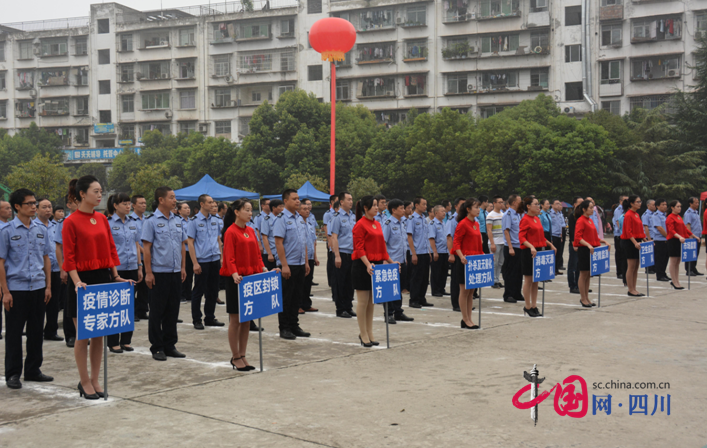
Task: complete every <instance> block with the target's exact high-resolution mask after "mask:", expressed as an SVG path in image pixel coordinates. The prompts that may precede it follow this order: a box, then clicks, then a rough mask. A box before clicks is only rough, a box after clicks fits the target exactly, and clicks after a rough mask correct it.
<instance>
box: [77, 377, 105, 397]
mask: <svg viewBox="0 0 707 448" xmlns="http://www.w3.org/2000/svg"><path fill="white" fill-rule="evenodd" d="M79 397H84V398H85V399H87V400H98V399H99V398H100V397H99V396H98V394H96V393H93V394H90V395H89V394H87V393H86V391H85V390H83V386H82V385H81V382H80V381H79Z"/></svg>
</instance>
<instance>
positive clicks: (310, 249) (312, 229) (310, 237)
mask: <svg viewBox="0 0 707 448" xmlns="http://www.w3.org/2000/svg"><path fill="white" fill-rule="evenodd" d="M312 218H314V215H312V214H310V215H309V218H307V222H306V225H307V263H308V264H309V275H307V276H306V277H305V278H304V288H303V289H304V292H303V293H302V297H301V298H300V304H299V306H300V308H302V309H303V310H305V311H306V310H308V309H310V308H312V298H311V297H309V295H310V294H311V293H312V282H313V281H314V244H315V242H316V241H317V220H316V219H312Z"/></svg>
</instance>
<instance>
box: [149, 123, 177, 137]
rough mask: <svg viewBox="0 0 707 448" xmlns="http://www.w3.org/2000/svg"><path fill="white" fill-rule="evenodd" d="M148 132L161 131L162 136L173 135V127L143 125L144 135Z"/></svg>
mask: <svg viewBox="0 0 707 448" xmlns="http://www.w3.org/2000/svg"><path fill="white" fill-rule="evenodd" d="M147 131H159V132H160V133H161V134H162V135H172V127H171V126H170V125H169V124H165V123H155V124H143V125H142V135H145V132H147Z"/></svg>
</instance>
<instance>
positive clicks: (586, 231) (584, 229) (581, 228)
mask: <svg viewBox="0 0 707 448" xmlns="http://www.w3.org/2000/svg"><path fill="white" fill-rule="evenodd" d="M580 240H584V241H586V242H588V243H589V244H591V245H592V246H593V247H599V246H601V240H600V239H599V234H598V233H597V227H596V226H595V225H594V221H592V219H591V218H587V217H586V216H584V215H582V216H580V217H579V219H578V220H577V224H576V226H575V228H574V241H572V246H574V247H582V246H583V245H582V244H579V241H580Z"/></svg>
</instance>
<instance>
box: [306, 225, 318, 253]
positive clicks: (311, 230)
mask: <svg viewBox="0 0 707 448" xmlns="http://www.w3.org/2000/svg"><path fill="white" fill-rule="evenodd" d="M313 217H314V215H311V214H310V215H309V218H307V259H308V260H314V242H315V241H317V220H316V219H310V218H313Z"/></svg>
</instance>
